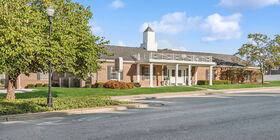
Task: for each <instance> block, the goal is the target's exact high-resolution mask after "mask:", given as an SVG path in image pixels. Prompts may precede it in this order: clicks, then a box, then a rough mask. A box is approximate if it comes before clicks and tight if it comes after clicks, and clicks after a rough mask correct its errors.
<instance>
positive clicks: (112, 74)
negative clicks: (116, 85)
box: [107, 66, 123, 80]
mask: <svg viewBox="0 0 280 140" xmlns="http://www.w3.org/2000/svg"><path fill="white" fill-rule="evenodd" d="M107 79H108V80H118V72H117V71H115V68H114V67H113V66H108V69H107ZM121 80H123V72H121Z"/></svg>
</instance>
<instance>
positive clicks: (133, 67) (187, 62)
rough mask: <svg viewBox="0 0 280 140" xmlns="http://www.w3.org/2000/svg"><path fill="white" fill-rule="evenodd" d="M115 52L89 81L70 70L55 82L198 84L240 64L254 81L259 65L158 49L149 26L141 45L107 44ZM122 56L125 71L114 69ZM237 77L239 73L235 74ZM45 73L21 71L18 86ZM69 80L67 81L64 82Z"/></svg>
mask: <svg viewBox="0 0 280 140" xmlns="http://www.w3.org/2000/svg"><path fill="white" fill-rule="evenodd" d="M104 47H105V49H106V50H107V51H108V52H110V53H112V54H113V56H105V55H102V56H101V58H100V61H101V62H102V63H101V64H100V65H101V70H99V71H98V72H97V73H94V74H93V77H90V78H89V79H88V80H87V81H82V80H78V79H76V78H75V77H74V76H72V75H70V74H64V75H58V74H56V73H54V74H53V78H52V80H53V83H57V84H58V85H59V86H66V85H67V86H69V87H77V86H78V87H84V86H85V84H94V83H96V82H106V81H108V80H121V81H125V82H138V83H140V84H141V85H142V86H146V87H155V86H170V85H186V86H191V85H196V84H197V81H198V80H209V81H210V82H209V84H210V85H211V84H212V80H224V79H225V78H224V72H225V71H227V70H229V69H233V68H239V69H244V70H246V71H252V74H250V75H247V76H246V77H245V79H244V81H245V82H255V81H256V76H255V75H254V74H253V71H256V69H258V68H256V67H246V64H245V62H244V61H243V60H242V59H240V58H238V57H236V56H233V55H226V54H214V53H201V52H188V51H179V50H172V49H158V47H157V43H156V42H155V32H154V31H153V30H152V29H151V28H150V27H148V28H147V29H146V30H145V31H144V33H143V43H142V44H141V46H140V47H123V46H111V45H108V46H104ZM119 57H121V58H122V59H123V71H122V72H117V71H115V70H114V69H115V67H114V65H115V59H116V58H119ZM236 77H237V79H238V75H236ZM47 82H48V77H47V76H46V75H45V74H41V73H36V74H35V73H33V74H31V75H30V77H26V76H25V75H23V74H22V75H20V76H19V78H18V85H17V88H25V87H26V86H27V85H28V84H36V83H46V84H47ZM65 83H66V84H65Z"/></svg>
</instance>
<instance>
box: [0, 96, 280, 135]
mask: <svg viewBox="0 0 280 140" xmlns="http://www.w3.org/2000/svg"><path fill="white" fill-rule="evenodd" d="M144 102H150V103H151V107H150V108H146V109H135V110H127V111H120V112H112V113H104V114H86V115H72V116H65V117H56V118H46V119H40V120H30V121H22V122H3V123H0V139H1V140H2V139H3V140H4V139H11V140H17V139H19V140H31V139H34V140H37V139H41V140H57V139H59V140H69V139H73V140H77V139H81V140H95V139H96V140H99V139H100V140H103V139H106V140H150V139H152V140H177V139H182V140H188V139H189V140H239V139H240V140H241V139H242V140H266V139H269V140H280V133H279V132H280V90H266V91H259V92H244V93H232V94H220V95H209V96H192V97H184V98H162V99H150V100H144Z"/></svg>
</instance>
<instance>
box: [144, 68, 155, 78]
mask: <svg viewBox="0 0 280 140" xmlns="http://www.w3.org/2000/svg"><path fill="white" fill-rule="evenodd" d="M155 75H156V69H155V67H153V80H155V79H156V76H155ZM142 80H150V66H143V67H142Z"/></svg>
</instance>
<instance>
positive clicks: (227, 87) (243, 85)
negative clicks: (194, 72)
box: [195, 81, 280, 90]
mask: <svg viewBox="0 0 280 140" xmlns="http://www.w3.org/2000/svg"><path fill="white" fill-rule="evenodd" d="M276 86H280V81H273V82H269V83H266V84H264V85H262V84H232V85H213V86H209V85H198V86H195V87H202V88H208V89H214V90H221V89H238V88H259V87H276Z"/></svg>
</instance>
